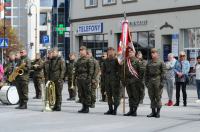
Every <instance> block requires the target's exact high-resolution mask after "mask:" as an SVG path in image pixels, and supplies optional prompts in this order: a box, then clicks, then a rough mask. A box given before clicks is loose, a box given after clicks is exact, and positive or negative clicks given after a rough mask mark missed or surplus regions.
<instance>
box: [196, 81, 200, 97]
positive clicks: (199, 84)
mask: <svg viewBox="0 0 200 132" xmlns="http://www.w3.org/2000/svg"><path fill="white" fill-rule="evenodd" d="M196 85H197V95H198V99H200V80H196Z"/></svg>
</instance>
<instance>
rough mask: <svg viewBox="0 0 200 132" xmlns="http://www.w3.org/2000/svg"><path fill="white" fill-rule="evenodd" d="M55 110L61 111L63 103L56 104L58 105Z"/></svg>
mask: <svg viewBox="0 0 200 132" xmlns="http://www.w3.org/2000/svg"><path fill="white" fill-rule="evenodd" d="M53 111H61V103H59V104H58V105H56V107H54V109H53Z"/></svg>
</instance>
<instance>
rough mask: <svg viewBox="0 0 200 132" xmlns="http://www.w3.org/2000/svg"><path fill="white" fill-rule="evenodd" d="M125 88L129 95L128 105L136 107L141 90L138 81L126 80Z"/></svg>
mask: <svg viewBox="0 0 200 132" xmlns="http://www.w3.org/2000/svg"><path fill="white" fill-rule="evenodd" d="M126 90H127V94H128V97H129V107H138V105H139V103H140V91H141V90H140V87H139V84H138V81H133V80H127V84H126Z"/></svg>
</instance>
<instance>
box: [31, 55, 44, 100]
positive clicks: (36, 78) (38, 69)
mask: <svg viewBox="0 0 200 132" xmlns="http://www.w3.org/2000/svg"><path fill="white" fill-rule="evenodd" d="M43 66H44V62H43V60H42V59H41V58H40V54H39V53H37V54H36V59H35V61H34V62H33V64H32V69H33V70H34V72H33V83H34V86H35V92H36V96H35V97H33V99H41V95H42V94H41V90H42V87H41V85H42V83H43V81H44V80H43V79H44V72H43Z"/></svg>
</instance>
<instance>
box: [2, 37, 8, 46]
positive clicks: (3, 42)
mask: <svg viewBox="0 0 200 132" xmlns="http://www.w3.org/2000/svg"><path fill="white" fill-rule="evenodd" d="M0 48H8V38H5V39H4V38H0Z"/></svg>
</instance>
